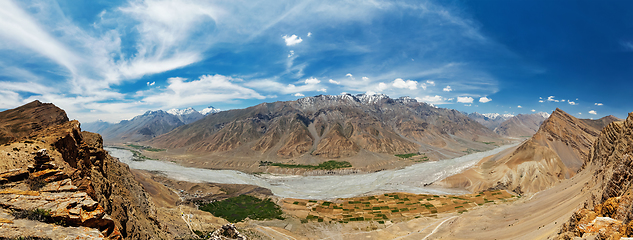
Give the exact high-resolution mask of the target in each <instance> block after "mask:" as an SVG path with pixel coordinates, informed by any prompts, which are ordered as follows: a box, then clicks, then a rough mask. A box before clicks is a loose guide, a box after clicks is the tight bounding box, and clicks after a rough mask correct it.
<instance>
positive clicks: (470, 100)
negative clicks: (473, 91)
mask: <svg viewBox="0 0 633 240" xmlns="http://www.w3.org/2000/svg"><path fill="white" fill-rule="evenodd" d="M474 100H475V99H473V98H472V97H457V102H458V103H473V101H474Z"/></svg>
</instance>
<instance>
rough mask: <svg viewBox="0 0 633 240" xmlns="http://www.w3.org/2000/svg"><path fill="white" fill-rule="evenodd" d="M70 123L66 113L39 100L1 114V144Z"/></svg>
mask: <svg viewBox="0 0 633 240" xmlns="http://www.w3.org/2000/svg"><path fill="white" fill-rule="evenodd" d="M67 121H68V117H67V116H66V112H64V110H62V109H60V108H58V107H57V106H55V105H53V104H52V103H42V102H40V101H38V100H35V101H33V102H30V103H28V104H26V105H23V106H21V107H18V108H14V109H9V110H6V111H3V112H0V144H5V143H8V142H10V141H15V140H18V139H20V138H23V137H26V136H28V134H29V133H31V132H32V131H37V130H41V129H44V128H47V127H49V126H53V125H57V124H60V123H64V122H67Z"/></svg>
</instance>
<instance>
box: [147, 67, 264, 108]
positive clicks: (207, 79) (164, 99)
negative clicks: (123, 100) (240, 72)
mask: <svg viewBox="0 0 633 240" xmlns="http://www.w3.org/2000/svg"><path fill="white" fill-rule="evenodd" d="M241 81H242V80H241V79H234V78H232V77H227V76H222V75H203V76H201V77H200V78H199V79H197V80H192V81H189V80H187V79H183V78H178V77H176V78H170V79H169V80H168V81H167V83H168V84H169V85H168V86H167V87H166V88H165V89H162V90H155V91H158V93H153V94H151V95H149V96H147V97H144V98H143V100H142V102H144V103H149V104H155V105H158V106H161V107H163V108H178V107H186V106H192V105H197V104H200V103H214V102H220V101H227V100H233V99H265V98H266V97H265V96H263V95H261V94H259V93H258V92H256V91H255V90H253V89H250V88H246V87H243V86H240V85H239V84H237V83H238V82H241Z"/></svg>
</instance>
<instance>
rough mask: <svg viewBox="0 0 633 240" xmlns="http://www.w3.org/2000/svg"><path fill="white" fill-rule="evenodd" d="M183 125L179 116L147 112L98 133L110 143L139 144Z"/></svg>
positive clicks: (162, 112)
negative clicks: (138, 142)
mask: <svg viewBox="0 0 633 240" xmlns="http://www.w3.org/2000/svg"><path fill="white" fill-rule="evenodd" d="M182 125H184V123H183V122H182V120H180V117H179V116H176V115H173V114H170V113H167V112H166V111H163V110H158V111H147V112H146V113H145V114H143V115H139V116H136V117H134V118H132V119H131V120H123V121H121V122H119V123H117V124H111V125H110V126H109V127H107V128H105V129H101V130H100V131H98V132H97V133H99V134H101V136H103V140H105V141H109V142H137V141H144V140H149V139H151V138H154V137H156V136H158V135H161V134H163V133H166V132H169V131H171V130H172V129H174V128H176V127H178V126H182ZM89 126H90V125H89Z"/></svg>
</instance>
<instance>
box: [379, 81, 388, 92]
mask: <svg viewBox="0 0 633 240" xmlns="http://www.w3.org/2000/svg"><path fill="white" fill-rule="evenodd" d="M387 88H388V86H387V84H385V83H384V82H381V83H378V87H376V90H378V92H382V91H384V90H385V89H387Z"/></svg>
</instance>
